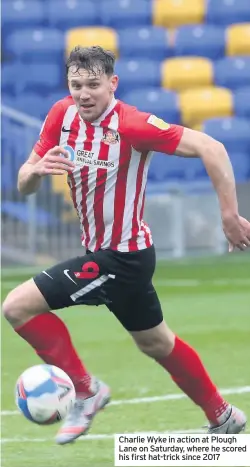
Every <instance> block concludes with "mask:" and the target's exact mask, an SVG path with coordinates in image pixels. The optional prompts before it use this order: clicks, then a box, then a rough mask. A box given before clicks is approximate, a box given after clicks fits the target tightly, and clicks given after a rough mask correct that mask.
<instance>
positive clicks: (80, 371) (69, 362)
mask: <svg viewBox="0 0 250 467" xmlns="http://www.w3.org/2000/svg"><path fill="white" fill-rule="evenodd" d="M15 331H16V332H17V333H18V334H19V335H20V336H21V337H22V338H23V339H24V340H26V341H27V342H28V343H29V344H30V345H31V346H32V347H33V348H34V349H35V351H36V353H37V354H38V355H39V357H40V358H41V359H42V360H43V361H44V362H46V363H48V364H50V365H55V366H57V367H59V368H61V369H62V370H64V371H65V372H66V373H67V374H68V375H69V376H70V378H71V379H72V381H73V383H74V385H75V389H76V392H77V394H78V397H79V396H81V395H82V397H88V396H89V395H91V394H92V391H91V376H90V375H89V373H88V371H87V370H86V368H85V366H84V365H83V363H82V361H81V360H80V358H79V356H78V354H77V352H76V350H75V348H74V346H73V344H72V341H71V337H70V334H69V331H68V329H67V327H66V326H65V324H64V323H63V321H62V320H61V319H60V318H59V317H58V316H57V315H55V314H54V313H50V312H49V313H42V314H40V315H37V316H35V317H34V318H32V319H31V320H29V321H27V322H26V323H25V324H24V325H22V326H20V327H18V328H16V329H15Z"/></svg>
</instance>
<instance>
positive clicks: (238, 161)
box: [229, 152, 250, 182]
mask: <svg viewBox="0 0 250 467" xmlns="http://www.w3.org/2000/svg"><path fill="white" fill-rule="evenodd" d="M229 156H230V160H231V163H232V166H233V169H234V175H235V178H236V181H237V182H245V181H246V180H250V153H244V152H243V153H230V154H229Z"/></svg>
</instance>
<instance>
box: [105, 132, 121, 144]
mask: <svg viewBox="0 0 250 467" xmlns="http://www.w3.org/2000/svg"><path fill="white" fill-rule="evenodd" d="M102 141H103V142H104V143H105V144H116V143H119V141H120V136H119V133H118V132H117V131H114V130H109V129H108V130H106V131H105V133H104V135H103V138H102Z"/></svg>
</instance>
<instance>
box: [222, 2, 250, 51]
mask: <svg viewBox="0 0 250 467" xmlns="http://www.w3.org/2000/svg"><path fill="white" fill-rule="evenodd" d="M249 8H250V4H249ZM226 53H227V55H231V56H232V55H250V23H242V24H232V25H231V26H228V28H227V31H226Z"/></svg>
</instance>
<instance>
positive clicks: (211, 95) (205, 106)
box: [179, 86, 233, 127]
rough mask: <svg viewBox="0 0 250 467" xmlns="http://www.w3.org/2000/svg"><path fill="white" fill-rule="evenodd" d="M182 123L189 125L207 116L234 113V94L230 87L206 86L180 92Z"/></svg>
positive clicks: (222, 115)
mask: <svg viewBox="0 0 250 467" xmlns="http://www.w3.org/2000/svg"><path fill="white" fill-rule="evenodd" d="M179 104H180V112H181V118H182V123H183V124H184V125H186V126H189V127H194V125H197V124H199V123H200V122H202V121H203V120H206V119H207V118H213V117H227V116H230V115H233V96H232V93H231V91H230V90H229V89H226V88H219V87H212V86H211V87H205V88H198V89H190V90H186V91H182V92H181V93H180V94H179Z"/></svg>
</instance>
